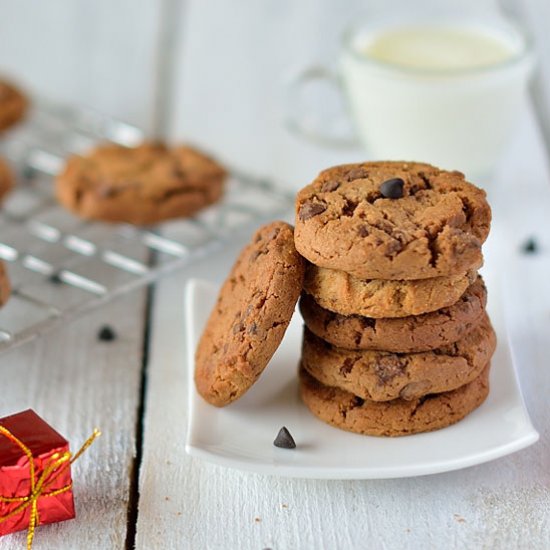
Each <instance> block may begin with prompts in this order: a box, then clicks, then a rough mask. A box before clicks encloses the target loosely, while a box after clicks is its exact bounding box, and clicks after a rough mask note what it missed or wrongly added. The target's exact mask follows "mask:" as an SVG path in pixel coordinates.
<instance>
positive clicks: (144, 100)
mask: <svg viewBox="0 0 550 550" xmlns="http://www.w3.org/2000/svg"><path fill="white" fill-rule="evenodd" d="M161 6H162V3H161V2H155V1H154V0H138V1H135V0H122V1H119V2H111V1H109V0H95V1H94V2H87V1H86V0H48V2H33V1H32V0H22V1H20V2H12V1H11V0H0V13H1V16H0V74H2V75H4V74H7V75H10V76H12V77H13V78H14V79H17V80H18V81H20V82H21V85H22V86H25V87H27V88H28V89H29V90H30V91H31V92H34V93H36V94H40V95H42V96H45V97H50V98H53V99H59V100H62V101H67V102H69V103H71V104H76V105H85V106H89V107H93V108H95V109H98V110H99V111H101V112H103V113H105V114H110V115H112V116H117V117H119V118H122V119H124V120H126V121H127V122H131V123H135V124H137V125H139V126H142V127H144V128H146V129H151V127H152V125H153V118H154V112H153V110H152V106H153V103H154V96H155V93H156V76H157V75H156V59H157V55H158V52H157V47H156V46H157V39H158V36H157V31H158V25H159V18H160V8H161Z"/></svg>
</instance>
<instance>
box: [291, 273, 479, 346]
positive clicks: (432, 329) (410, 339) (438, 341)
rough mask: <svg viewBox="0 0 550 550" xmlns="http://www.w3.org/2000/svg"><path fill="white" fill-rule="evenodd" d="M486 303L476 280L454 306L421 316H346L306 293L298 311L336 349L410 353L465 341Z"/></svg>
mask: <svg viewBox="0 0 550 550" xmlns="http://www.w3.org/2000/svg"><path fill="white" fill-rule="evenodd" d="M306 278H307V276H306ZM486 303H487V291H486V289H485V285H484V284H483V280H482V278H481V277H478V279H477V280H476V282H474V283H473V284H472V285H471V286H470V287H469V288H468V289H467V290H466V292H465V293H464V294H463V295H462V296H461V297H460V298H459V300H458V301H457V302H456V303H454V304H452V305H450V306H448V307H445V308H443V309H440V310H438V311H432V312H431V313H424V314H422V315H413V316H409V317H400V318H393V319H392V318H386V319H374V318H372V317H364V316H361V315H349V316H345V315H340V314H339V313H334V312H332V311H329V310H327V309H324V308H322V307H321V306H320V305H319V304H317V303H316V302H315V300H314V299H313V298H312V297H311V296H310V295H309V294H306V293H303V294H302V297H301V298H300V312H301V313H302V317H303V318H304V321H305V323H306V326H307V327H308V328H309V330H311V332H313V333H314V334H315V335H316V336H318V337H319V338H322V339H323V340H326V341H327V342H328V343H330V344H332V345H334V346H336V347H339V348H344V349H351V350H367V349H370V350H382V351H393V352H398V353H410V352H418V351H429V350H432V349H435V348H440V347H442V346H447V345H449V344H454V343H455V342H456V341H458V340H460V339H461V338H464V337H465V336H466V335H467V334H469V333H470V332H471V331H472V330H473V329H475V328H476V327H477V326H478V325H479V324H480V322H481V320H482V319H483V318H484V316H485V305H486Z"/></svg>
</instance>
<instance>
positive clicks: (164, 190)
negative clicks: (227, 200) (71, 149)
mask: <svg viewBox="0 0 550 550" xmlns="http://www.w3.org/2000/svg"><path fill="white" fill-rule="evenodd" d="M226 175H227V173H226V171H225V169H224V168H223V167H222V166H220V165H219V164H218V163H217V162H216V161H214V160H213V159H211V158H210V157H208V156H206V155H204V154H203V153H201V152H200V151H197V150H196V149H193V148H192V147H187V146H180V147H174V148H169V147H167V146H165V145H163V144H156V143H155V144H154V143H149V144H143V145H140V146H138V147H122V146H120V145H112V144H110V145H103V146H100V147H98V148H97V149H95V150H93V151H92V152H90V153H89V154H88V155H86V156H74V157H72V158H70V159H69V160H68V162H67V165H66V166H65V169H64V170H63V172H62V173H61V174H60V175H59V176H58V178H57V180H56V195H57V198H58V200H59V202H60V203H61V204H62V205H63V206H65V207H66V208H67V209H69V210H71V211H73V212H74V213H76V214H77V215H79V216H81V217H82V218H85V219H94V220H102V221H109V222H126V223H132V224H136V225H149V224H154V223H157V222H160V221H163V220H167V219H171V218H182V217H188V216H191V215H193V214H195V213H196V212H198V211H199V210H201V209H203V208H205V207H206V206H208V205H210V204H213V203H215V202H217V201H218V200H219V199H220V198H221V196H222V194H223V187H224V182H225V179H226Z"/></svg>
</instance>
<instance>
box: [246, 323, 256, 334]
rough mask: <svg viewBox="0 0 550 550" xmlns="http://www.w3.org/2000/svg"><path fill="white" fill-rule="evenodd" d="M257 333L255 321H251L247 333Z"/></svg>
mask: <svg viewBox="0 0 550 550" xmlns="http://www.w3.org/2000/svg"><path fill="white" fill-rule="evenodd" d="M257 333H258V325H256V323H252V324H251V325H250V326H249V327H248V334H257Z"/></svg>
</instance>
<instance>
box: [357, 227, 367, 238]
mask: <svg viewBox="0 0 550 550" xmlns="http://www.w3.org/2000/svg"><path fill="white" fill-rule="evenodd" d="M357 234H358V235H359V236H360V237H368V236H369V229H368V227H367V226H366V225H360V226H359V228H358V229H357Z"/></svg>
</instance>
